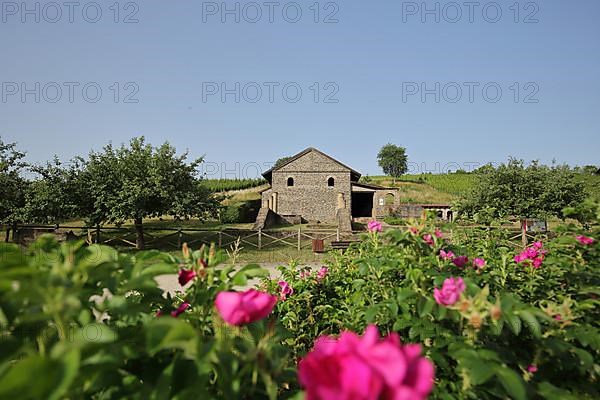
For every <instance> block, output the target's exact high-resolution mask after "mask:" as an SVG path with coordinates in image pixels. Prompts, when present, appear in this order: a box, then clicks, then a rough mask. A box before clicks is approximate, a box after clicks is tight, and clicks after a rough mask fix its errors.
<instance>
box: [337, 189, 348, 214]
mask: <svg viewBox="0 0 600 400" xmlns="http://www.w3.org/2000/svg"><path fill="white" fill-rule="evenodd" d="M337 208H338V210H339V209H342V208H346V201H345V200H344V193H338V197H337Z"/></svg>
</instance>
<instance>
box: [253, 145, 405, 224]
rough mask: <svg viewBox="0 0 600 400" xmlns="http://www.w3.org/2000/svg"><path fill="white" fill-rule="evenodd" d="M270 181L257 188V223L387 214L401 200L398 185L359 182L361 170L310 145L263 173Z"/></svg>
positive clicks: (341, 221) (326, 220)
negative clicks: (259, 193) (258, 197)
mask: <svg viewBox="0 0 600 400" xmlns="http://www.w3.org/2000/svg"><path fill="white" fill-rule="evenodd" d="M263 176H264V177H265V179H266V180H267V181H268V182H269V184H270V187H269V188H268V189H266V190H264V191H263V192H262V193H261V196H262V204H261V209H260V211H259V213H258V217H257V219H256V224H255V226H254V227H255V229H262V228H265V227H268V226H270V225H273V224H277V223H280V222H288V223H292V224H297V223H300V222H311V223H324V224H331V225H337V226H338V227H339V228H340V229H341V230H342V231H350V230H352V225H351V223H352V221H353V220H370V219H372V218H378V217H383V216H385V215H389V213H390V212H391V211H392V210H395V209H398V207H399V206H400V196H399V194H398V190H397V189H394V188H385V187H381V186H376V185H370V184H364V183H359V182H358V180H359V178H360V176H361V175H360V173H359V172H357V171H355V170H354V169H352V168H350V167H348V166H347V165H345V164H342V163H341V162H339V161H337V160H336V159H334V158H332V157H330V156H328V155H327V154H325V153H323V152H321V151H319V150H317V149H315V148H312V147H309V148H308V149H306V150H304V151H302V152H300V153H298V154H296V155H295V156H293V157H291V158H290V159H289V160H287V161H286V162H285V163H283V164H282V165H279V166H277V167H276V168H272V169H270V170H268V171H266V172H265V173H263Z"/></svg>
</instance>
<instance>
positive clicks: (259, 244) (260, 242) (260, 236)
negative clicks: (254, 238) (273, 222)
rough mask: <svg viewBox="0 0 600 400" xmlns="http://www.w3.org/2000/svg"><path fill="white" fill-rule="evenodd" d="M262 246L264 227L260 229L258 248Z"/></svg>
mask: <svg viewBox="0 0 600 400" xmlns="http://www.w3.org/2000/svg"><path fill="white" fill-rule="evenodd" d="M261 248H262V229H259V230H258V249H259V250H260V249H261Z"/></svg>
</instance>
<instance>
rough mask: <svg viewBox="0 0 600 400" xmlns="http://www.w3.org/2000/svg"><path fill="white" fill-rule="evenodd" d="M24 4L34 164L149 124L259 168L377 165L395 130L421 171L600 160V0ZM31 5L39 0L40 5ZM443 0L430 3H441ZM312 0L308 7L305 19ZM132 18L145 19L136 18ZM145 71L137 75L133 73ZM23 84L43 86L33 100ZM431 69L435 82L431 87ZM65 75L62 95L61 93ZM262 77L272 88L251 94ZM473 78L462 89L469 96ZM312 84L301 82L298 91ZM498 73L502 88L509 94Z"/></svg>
mask: <svg viewBox="0 0 600 400" xmlns="http://www.w3.org/2000/svg"><path fill="white" fill-rule="evenodd" d="M20 3H21V2H16V3H10V2H3V3H2V16H1V19H0V50H1V62H0V77H1V79H0V81H1V82H2V99H0V136H2V138H3V140H4V141H16V142H18V143H19V145H20V147H21V148H22V149H24V150H27V152H28V154H29V159H30V160H31V161H34V162H41V161H44V160H48V159H50V158H52V157H53V155H54V154H57V155H58V156H59V157H61V158H62V159H69V158H71V157H73V156H75V155H81V154H87V153H88V151H89V150H90V149H91V148H94V149H100V148H101V147H102V146H103V145H104V144H106V143H108V142H109V141H112V142H113V143H116V144H119V143H121V142H124V141H125V142H126V141H128V140H129V138H130V137H132V136H136V135H145V136H146V137H147V138H148V139H149V140H150V141H151V142H152V143H156V144H158V143H160V142H163V141H165V140H168V141H169V142H171V143H172V144H174V145H175V146H176V147H177V148H178V149H179V150H184V149H186V148H188V149H189V150H190V152H191V153H192V154H193V155H195V156H196V155H202V154H206V160H207V161H209V162H211V163H217V164H221V163H224V165H225V168H226V169H227V170H229V171H230V172H229V173H228V174H227V176H231V175H232V174H233V173H234V171H236V170H238V171H242V172H243V171H245V172H246V174H247V175H248V174H249V175H256V172H255V170H256V167H252V166H256V165H259V166H260V165H264V164H265V163H269V162H272V161H274V160H275V159H276V158H278V157H280V156H284V155H289V154H294V153H296V152H298V151H300V150H302V149H304V148H305V147H308V146H314V147H318V148H319V149H321V150H323V151H325V152H327V153H329V154H331V155H332V156H334V157H337V158H339V159H340V160H341V161H343V162H345V163H347V164H348V165H350V166H352V167H353V168H355V169H357V170H359V171H361V172H363V173H369V174H377V173H379V169H378V167H377V162H376V154H377V151H378V149H379V148H380V147H381V146H382V145H383V144H385V143H387V142H392V143H395V144H400V145H403V146H405V147H406V148H407V149H408V155H409V159H410V161H411V162H412V163H413V164H411V168H412V169H413V170H417V169H425V170H432V171H436V170H443V169H444V168H445V167H446V168H448V166H449V165H450V167H449V168H450V169H456V166H455V165H460V166H465V167H467V168H468V166H469V165H471V164H470V163H480V164H481V163H486V162H490V161H492V162H499V161H503V160H506V159H507V158H508V157H509V156H515V157H519V158H525V159H527V160H530V159H540V160H542V161H543V162H550V161H551V160H552V159H556V160H557V161H559V162H566V163H569V164H578V165H583V164H600V159H599V154H600V128H599V126H600V22H599V21H600V2H599V1H597V0H579V1H575V2H569V1H566V0H543V1H538V2H536V3H534V4H533V5H531V4H530V5H527V1H521V2H519V3H517V4H518V5H519V13H518V15H517V14H516V12H515V11H516V10H515V8H514V7H513V6H511V5H512V4H513V3H514V2H513V1H499V2H498V3H494V4H492V5H489V4H488V3H490V2H487V1H483V2H481V3H477V2H475V3H477V5H476V6H473V8H472V9H470V8H469V7H467V6H464V5H463V2H458V4H461V5H462V6H461V9H460V10H457V9H456V7H454V6H453V4H450V2H446V1H440V2H437V3H438V4H439V14H438V15H435V13H433V14H427V13H425V12H424V10H423V9H422V7H421V1H419V2H416V3H414V2H413V3H410V2H401V1H397V0H396V1H382V0H380V1H373V2H365V1H352V2H350V1H338V2H335V3H332V4H328V3H327V2H326V1H323V2H320V3H318V5H319V8H320V12H319V15H318V17H317V18H318V20H319V22H318V23H315V21H314V19H315V17H316V14H315V8H314V6H313V3H314V1H312V0H311V1H299V2H297V3H291V2H286V1H283V2H273V3H274V5H273V6H265V5H264V2H262V1H260V2H258V3H250V2H240V3H239V19H240V22H239V23H236V22H235V18H236V17H237V16H236V15H235V13H233V14H224V13H223V10H222V9H221V8H222V7H221V5H222V3H221V2H216V3H212V2H204V3H202V2H200V1H183V0H176V1H160V2H159V1H146V0H144V1H139V2H137V3H135V5H136V7H133V6H132V5H131V4H129V5H126V4H127V2H125V1H123V2H121V3H120V4H119V5H120V10H119V11H120V12H119V15H118V16H117V18H118V20H119V21H120V22H119V23H115V22H114V18H115V17H116V15H115V9H114V8H113V9H111V8H110V7H111V4H113V2H112V1H110V2H109V1H100V2H98V3H96V4H99V5H100V7H101V10H102V16H101V17H100V19H99V21H98V22H96V23H91V22H88V21H93V20H94V19H96V11H97V10H96V8H95V6H94V4H92V5H89V4H88V2H81V3H77V4H78V5H77V6H73V8H72V9H69V7H67V6H64V5H62V2H60V4H61V9H60V10H57V9H56V7H55V6H52V5H45V4H46V3H47V2H41V3H39V6H38V7H39V13H38V12H37V11H33V13H29V14H28V13H27V10H23V8H22V7H21V4H20ZM227 3H228V7H229V8H230V9H234V8H235V2H231V1H227ZM26 4H27V8H28V9H30V10H35V7H36V3H35V2H30V1H29V2H26ZM255 4H259V5H260V7H261V9H260V12H261V13H262V15H261V16H258V14H257V9H256V7H255V6H254V5H255ZM435 4H436V2H432V1H428V2H427V5H428V6H427V7H428V9H435ZM454 4H456V3H454ZM495 4H499V5H500V7H501V11H502V15H501V16H500V17H499V18H498V17H497V16H496V12H497V9H496V7H495ZM297 5H299V7H300V9H301V11H302V16H301V17H300V18H299V21H298V22H296V23H292V22H290V21H293V20H294V19H298V18H297V16H296V15H297V14H296V12H297V8H298V7H297ZM415 5H416V6H415ZM15 7H16V8H17V9H16V8H15ZM84 9H85V11H84ZM271 10H272V12H273V13H272V15H269V14H270V11H271ZM57 11H60V12H61V13H62V15H61V16H60V17H59V16H58V14H57ZM70 11H71V12H72V15H69V14H70ZM457 11H460V12H461V14H462V15H461V16H458V14H457ZM471 11H472V14H471ZM36 14H38V15H36ZM130 14H131V15H132V16H130V17H128V16H129V15H130ZM470 14H471V15H470ZM438 16H439V23H436V21H435V19H436V17H438ZM38 17H39V23H36V21H35V19H36V18H38ZM70 18H72V22H70V21H69V20H70ZM128 18H129V19H137V20H138V22H137V23H123V20H125V19H128ZM222 18H225V19H226V21H225V23H223V22H222ZM423 18H425V22H422V19H423ZM515 18H516V19H517V20H518V22H516V23H515ZM23 19H25V22H22V20H23ZM86 19H87V20H88V21H86ZM253 19H255V20H257V21H256V22H255V23H252V22H251V21H252V20H253ZM270 19H272V22H270ZM471 19H472V22H471V21H470V20H471ZM495 19H499V20H498V22H496V23H492V22H491V21H493V20H495ZM53 20H57V22H55V23H52V21H53ZM203 20H204V21H203ZM324 20H328V21H330V22H332V20H337V21H338V22H337V23H324V22H323V21H324ZM453 20H457V21H456V22H454V23H453V22H452V21H453ZM533 20H537V21H538V22H537V23H525V21H529V22H532V21H533ZM36 82H39V83H40V88H39V90H37V89H36V87H35V84H36ZM52 82H56V84H53V83H52ZM67 82H77V83H78V84H79V86H77V87H75V86H72V87H73V88H74V89H73V90H74V92H73V99H72V100H73V102H70V101H69V89H68V85H69V84H68V83H67ZM114 82H119V85H120V91H119V94H118V98H117V100H118V102H116V103H115V99H114V96H115V94H116V93H115V87H114V86H112V85H113V84H114ZM128 82H133V83H134V84H133V85H129V86H128V87H127V88H125V87H124V86H125V85H126V84H127V83H128ZM236 82H239V83H240V91H239V95H240V102H239V103H236V102H235V93H234V94H227V95H226V97H225V102H222V100H221V96H220V94H219V93H217V94H212V95H211V94H210V93H212V92H211V90H212V91H214V89H215V88H216V87H217V88H218V86H219V85H220V84H221V83H225V84H226V86H227V87H228V88H229V89H235V84H236ZM252 82H256V84H253V83H252ZM268 82H276V83H278V84H279V86H272V87H273V90H274V92H273V93H274V97H273V102H272V103H271V102H270V101H269V89H268V87H269V85H275V84H269V83H268ZM315 82H318V83H319V85H318V86H319V87H320V90H319V93H318V98H317V100H318V101H317V102H315V95H316V91H315V86H313V84H314V83H315ZM330 82H332V84H331V83H330ZM436 82H439V85H440V86H439V91H438V92H437V94H439V97H440V101H439V103H437V102H436V101H435V97H436V93H435V92H436V90H435V87H436V86H435V85H436ZM452 82H455V83H452ZM467 82H476V84H465V83H467ZM515 82H518V87H519V92H518V96H517V93H516V87H515V86H513V85H514V83H515ZM14 83H16V84H17V85H14ZM21 83H25V84H26V86H27V88H28V89H29V90H30V91H31V93H29V94H26V95H25V99H24V100H25V101H24V102H23V99H22V98H21V95H22V94H23V93H22V87H21ZM89 83H95V84H94V85H97V86H98V87H100V88H101V89H102V97H101V98H100V100H99V101H98V102H96V103H92V102H90V101H91V100H92V99H93V98H94V97H95V92H94V91H95V88H94V85H91V86H90V85H88V86H89V87H88V98H87V99H88V100H86V99H85V98H84V97H83V94H82V87H83V86H84V85H85V84H89ZM213 83H216V84H217V85H216V86H215V85H214V84H213ZM248 83H250V84H249V85H248ZM328 83H330V84H329V85H328V86H327V87H326V85H327V84H328ZM421 83H424V84H425V85H426V86H427V88H428V89H430V90H431V92H430V93H429V94H427V95H426V96H425V101H424V102H423V101H422V99H421V93H420V91H421V88H420V85H421ZM286 84H288V92H287V94H288V97H287V100H286V98H284V96H283V93H282V88H283V86H284V85H286ZM477 84H478V85H479V86H474V85H477ZM486 84H487V89H488V92H487V96H488V97H487V98H485V97H484V94H483V93H482V88H483V86H484V85H486ZM56 85H58V86H61V87H62V97H61V98H60V99H58V100H57V101H56V102H55V103H52V102H51V101H53V100H55V99H56V97H57V92H56V87H55V86H56ZM256 85H258V86H261V87H262V98H260V99H259V100H258V101H257V102H255V103H252V102H250V100H252V99H254V98H255V97H256V93H257V92H256ZM468 85H473V86H471V87H472V88H473V90H474V91H473V99H472V100H473V101H472V102H471V101H470V100H469V89H468V88H469V86H468ZM244 86H245V88H246V90H245V91H244V89H243V88H244ZM457 86H458V87H461V88H462V89H461V90H462V98H460V99H459V100H458V101H456V102H454V103H453V102H451V101H452V100H454V99H456V93H457V92H456V87H457ZM111 87H112V89H111ZM136 87H137V88H139V92H137V94H134V95H133V96H132V97H131V98H132V99H137V100H138V102H137V103H126V102H125V97H126V95H128V94H131V93H132V92H133V91H134V90H135V89H136ZM296 87H300V88H301V89H302V97H301V98H300V99H299V100H298V101H297V102H295V103H293V102H291V101H292V100H293V98H294V97H295V90H296ZM498 87H499V88H500V89H501V90H502V97H501V98H500V99H499V100H498V101H497V102H495V103H494V102H492V100H494V97H496V95H495V90H496V89H497V88H498ZM44 88H45V89H44ZM415 88H417V90H418V92H417V93H416V94H412V93H414V91H415ZM219 90H220V89H219ZM336 90H337V93H336V94H334V95H333V96H331V97H327V96H329V95H331V94H332V93H333V92H334V91H336ZM234 91H235V90H234ZM15 92H16V93H15ZM36 92H37V93H36ZM36 95H39V97H40V99H39V100H40V102H39V103H36V99H35V97H36ZM515 96H516V97H517V98H516V100H517V101H516V102H515ZM203 97H205V98H203ZM328 98H330V99H337V100H338V102H337V103H335V102H334V103H331V102H326V99H328ZM531 100H537V103H536V102H529V101H531ZM236 163H239V165H240V166H241V167H239V168H237V167H236ZM449 163H455V164H449ZM243 165H250V166H251V167H246V168H245V169H244V168H243ZM211 168H212V169H213V170H214V164H213V166H212V167H211ZM220 174H223V175H225V172H224V171H217V172H216V173H215V175H220Z"/></svg>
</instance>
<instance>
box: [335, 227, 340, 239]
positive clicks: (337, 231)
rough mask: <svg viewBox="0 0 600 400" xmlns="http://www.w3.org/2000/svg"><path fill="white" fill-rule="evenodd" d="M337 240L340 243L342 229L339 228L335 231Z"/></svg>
mask: <svg viewBox="0 0 600 400" xmlns="http://www.w3.org/2000/svg"><path fill="white" fill-rule="evenodd" d="M335 240H336V241H337V242H339V241H340V227H339V226H338V227H337V229H336V230H335Z"/></svg>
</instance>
